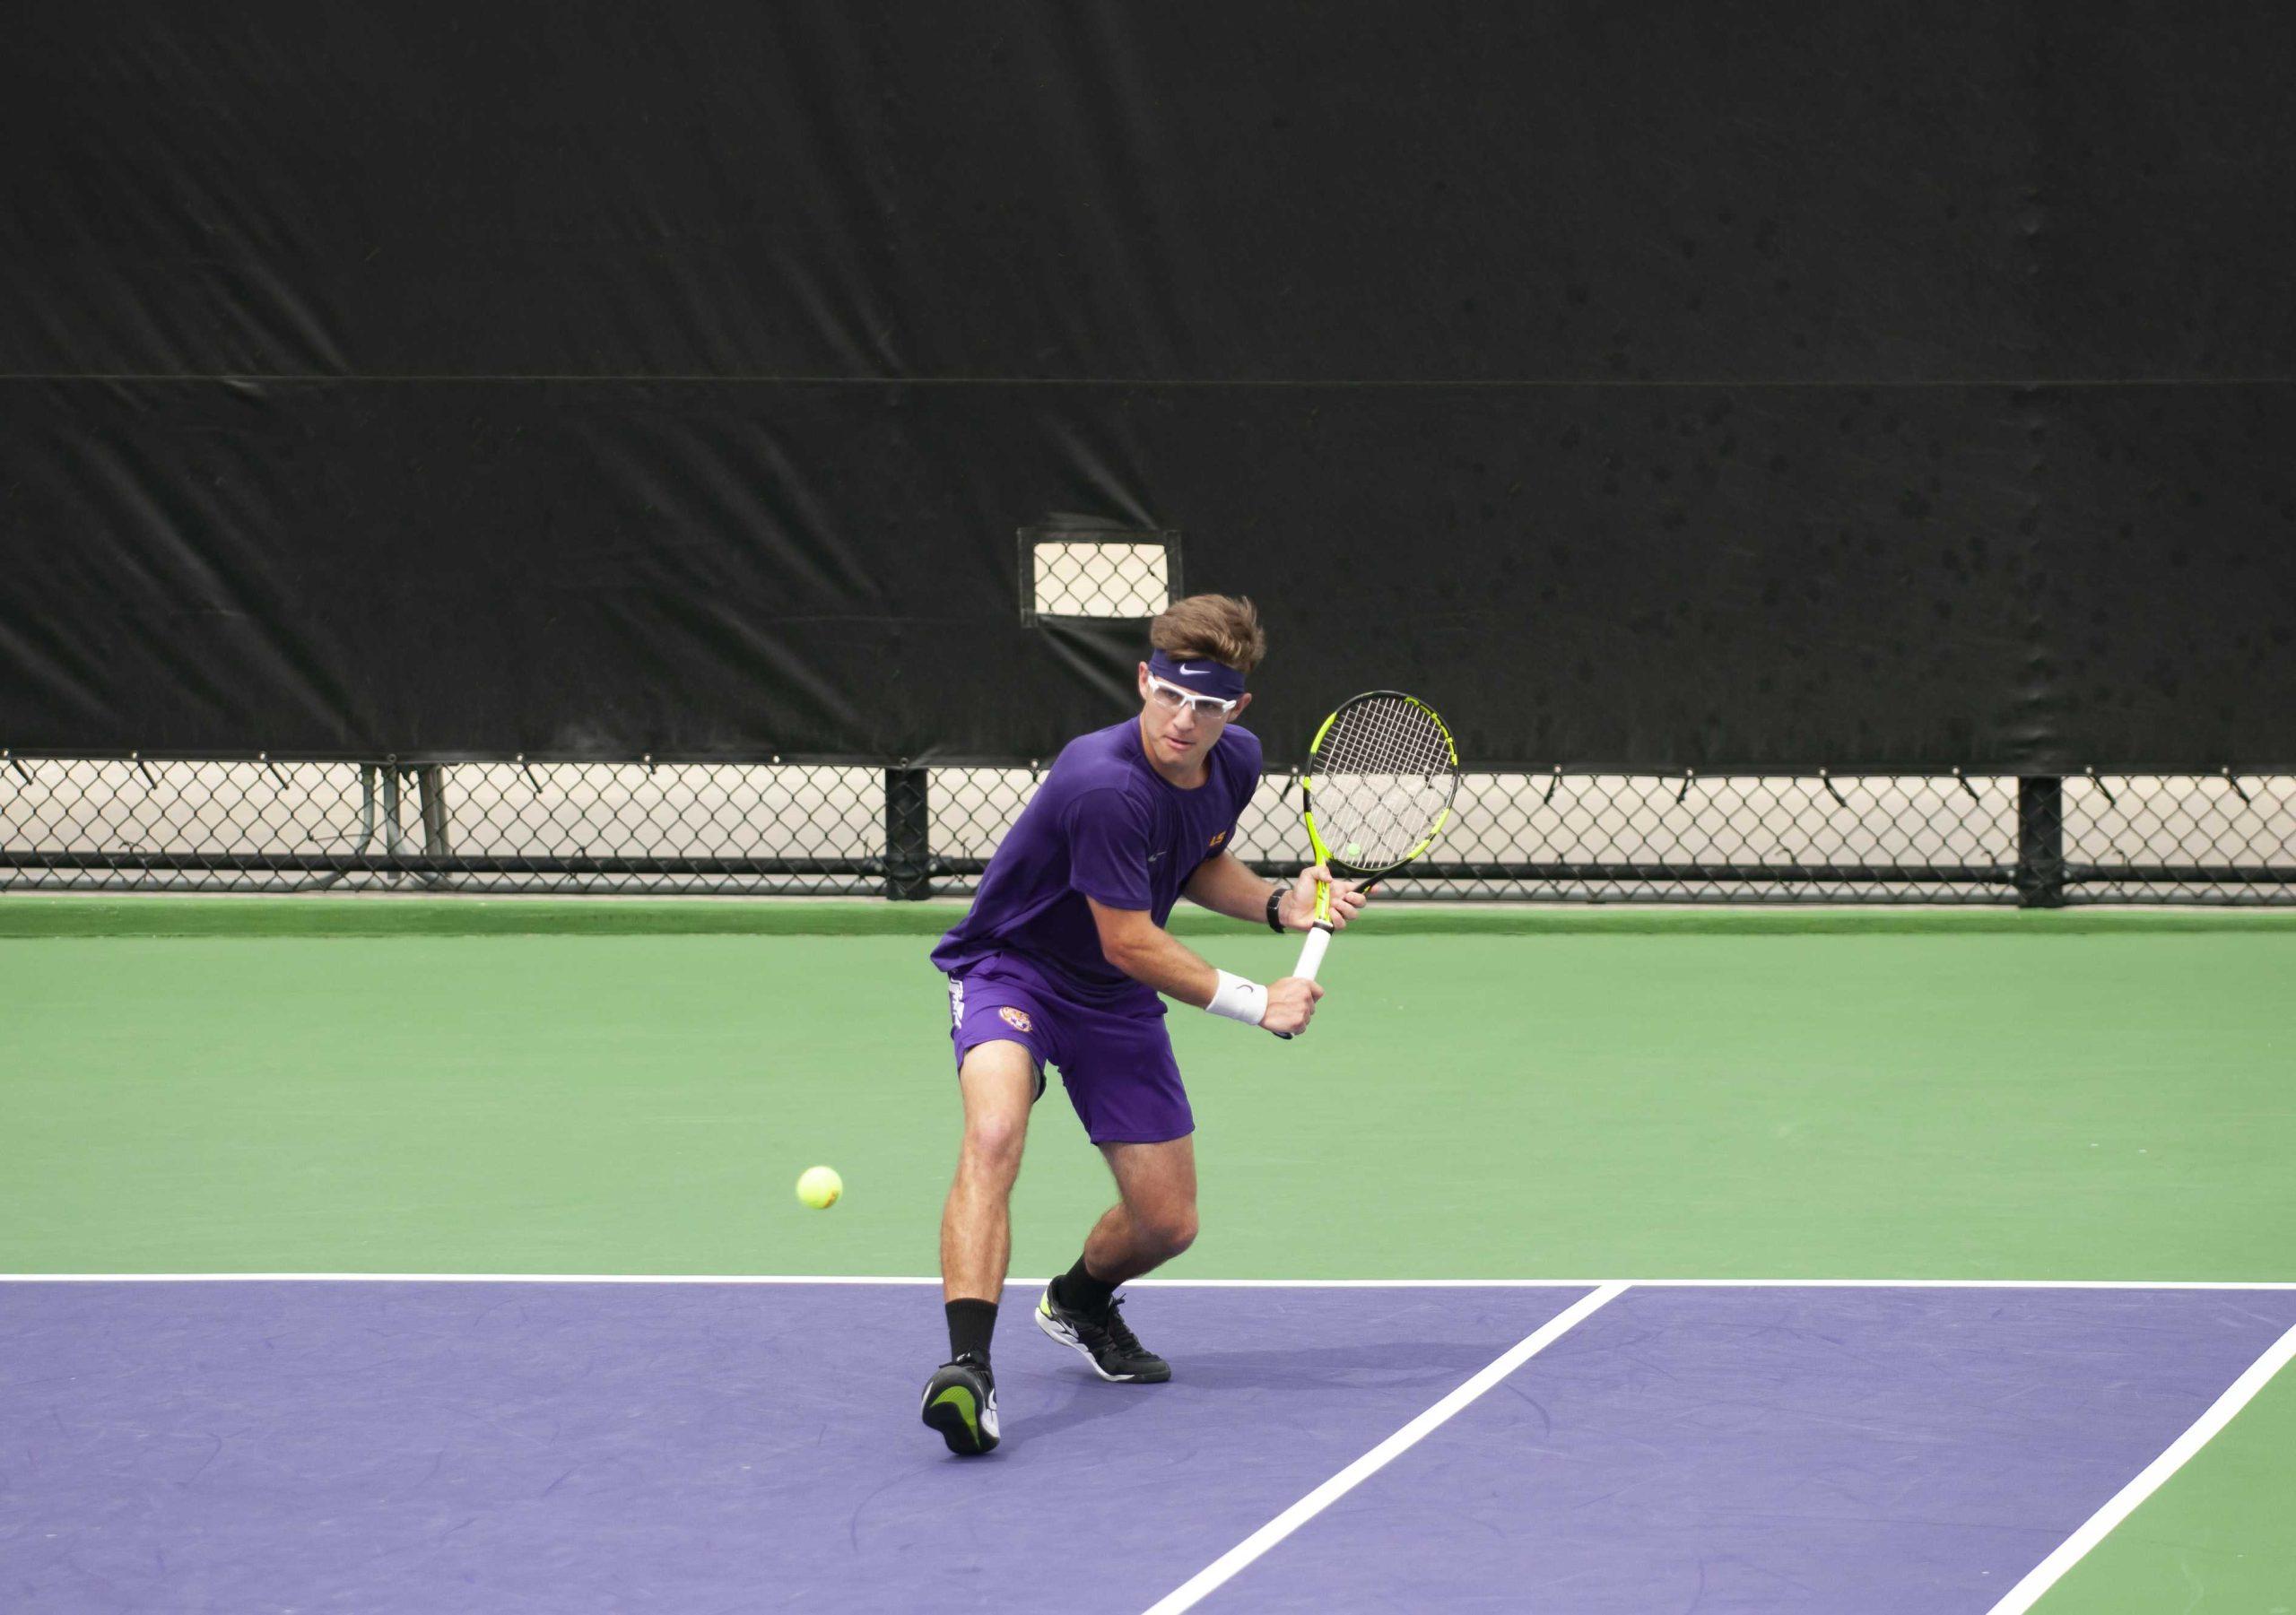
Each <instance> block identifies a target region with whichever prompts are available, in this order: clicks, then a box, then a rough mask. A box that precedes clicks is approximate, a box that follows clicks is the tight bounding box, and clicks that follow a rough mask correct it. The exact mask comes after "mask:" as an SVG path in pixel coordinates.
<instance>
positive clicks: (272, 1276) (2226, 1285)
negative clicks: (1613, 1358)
mask: <svg viewBox="0 0 2296 1615" xmlns="http://www.w3.org/2000/svg"><path fill="white" fill-rule="evenodd" d="M939 1282H940V1280H939V1279H938V1278H937V1277H935V1276H933V1275H931V1274H925V1275H921V1276H920V1275H914V1274H905V1273H904V1274H878V1273H376V1272H357V1273H265V1272H231V1273H0V1284H255V1283H265V1284H938V1283H939ZM1046 1282H1048V1279H1047V1278H1044V1277H1039V1278H1033V1279H1031V1278H1025V1277H1022V1275H1020V1274H1017V1273H1015V1274H1013V1276H1011V1277H1010V1278H1008V1279H1006V1280H1005V1288H1006V1289H1028V1288H1030V1287H1031V1286H1034V1285H1039V1284H1043V1283H1046ZM1613 1283H1616V1284H1625V1285H1629V1286H1631V1288H1633V1289H2197V1290H2210V1289H2227V1290H2240V1289H2264V1290H2291V1289H2296V1281H2292V1280H2284V1279H1135V1280H1133V1281H1131V1283H1130V1284H1128V1285H1126V1289H1594V1288H1596V1286H1598V1285H1603V1284H1613Z"/></svg>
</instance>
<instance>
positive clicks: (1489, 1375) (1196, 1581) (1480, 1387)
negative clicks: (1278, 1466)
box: [1146, 1284, 1627, 1615]
mask: <svg viewBox="0 0 2296 1615" xmlns="http://www.w3.org/2000/svg"><path fill="white" fill-rule="evenodd" d="M1626 1289H1627V1287H1626V1286H1625V1285H1623V1284H1605V1285H1604V1286H1603V1287H1602V1288H1601V1289H1597V1290H1596V1291H1595V1292H1594V1293H1593V1294H1592V1295H1588V1296H1582V1297H1580V1298H1578V1300H1576V1301H1574V1302H1572V1303H1571V1304H1570V1306H1569V1307H1566V1308H1564V1309H1563V1310H1562V1311H1561V1312H1559V1313H1557V1314H1556V1315H1554V1316H1553V1317H1552V1318H1551V1319H1549V1320H1548V1321H1547V1322H1546V1323H1544V1324H1541V1325H1540V1326H1539V1328H1538V1329H1537V1330H1535V1332H1534V1333H1530V1334H1527V1335H1526V1336H1524V1337H1523V1338H1522V1339H1521V1340H1519V1341H1516V1342H1515V1344H1514V1345H1512V1346H1510V1347H1509V1348H1508V1349H1507V1350H1506V1351H1505V1352H1504V1353H1503V1354H1502V1355H1500V1357H1498V1358H1496V1359H1493V1360H1492V1361H1491V1362H1490V1363H1488V1364H1486V1365H1485V1366H1484V1367H1483V1368H1482V1369H1481V1370H1480V1371H1479V1372H1478V1373H1477V1374H1476V1375H1475V1376H1474V1378H1472V1379H1470V1380H1468V1381H1467V1382H1466V1383H1465V1385H1460V1386H1459V1387H1458V1388H1457V1389H1456V1390H1454V1391H1453V1392H1452V1393H1451V1394H1449V1395H1448V1396H1446V1397H1444V1398H1443V1400H1442V1401H1440V1402H1437V1403H1436V1404H1435V1405H1434V1406H1433V1407H1431V1408H1429V1409H1428V1410H1427V1411H1425V1412H1423V1413H1422V1414H1420V1415H1419V1417H1418V1418H1416V1419H1414V1420H1412V1421H1411V1422H1410V1423H1409V1424H1406V1425H1405V1426H1404V1427H1403V1428H1401V1429H1399V1430H1397V1431H1396V1433H1395V1434H1394V1435H1392V1436H1390V1437H1387V1439H1386V1440H1385V1441H1382V1442H1381V1443H1379V1445H1378V1446H1375V1447H1373V1448H1372V1449H1371V1450H1370V1452H1368V1453H1366V1454H1363V1455H1362V1456H1361V1458H1358V1459H1357V1460H1355V1462H1354V1463H1351V1464H1349V1465H1348V1466H1347V1467H1346V1468H1345V1469H1344V1470H1341V1471H1340V1472H1338V1473H1337V1474H1335V1475H1334V1476H1332V1478H1331V1479H1330V1480H1326V1481H1325V1482H1324V1483H1323V1484H1322V1485H1321V1486H1318V1487H1317V1488H1316V1489H1315V1490H1313V1491H1311V1492H1309V1494H1308V1495H1307V1496H1306V1497H1304V1498H1300V1500H1299V1501H1298V1502H1296V1503H1294V1504H1292V1505H1291V1507H1289V1508H1287V1509H1285V1510H1284V1511H1283V1513H1282V1514H1279V1515H1276V1516H1275V1517H1274V1519H1272V1520H1270V1521H1269V1522H1268V1523H1267V1524H1265V1525H1263V1526H1261V1527H1260V1528H1259V1529H1258V1530H1257V1531H1255V1532H1253V1533H1251V1535H1249V1536H1248V1537H1246V1538H1245V1539H1244V1540H1243V1541H1240V1542H1238V1543H1237V1544H1236V1545H1235V1546H1234V1547H1232V1548H1231V1549H1229V1550H1228V1551H1227V1552H1225V1553H1223V1554H1222V1555H1221V1556H1220V1557H1219V1558H1218V1559H1213V1561H1212V1562H1211V1563H1210V1564H1208V1565H1206V1566H1205V1567H1204V1568H1203V1569H1201V1570H1199V1571H1197V1572H1196V1574H1195V1575H1194V1576H1189V1577H1188V1578H1187V1580H1186V1581H1184V1582H1182V1583H1181V1584H1180V1585H1178V1586H1177V1587H1175V1588H1173V1589H1172V1591H1170V1593H1166V1594H1165V1595H1164V1596H1163V1597H1161V1598H1160V1599H1158V1600H1157V1601H1156V1602H1154V1603H1152V1604H1151V1605H1149V1606H1148V1610H1147V1612H1146V1615H1179V1612H1180V1611H1183V1610H1190V1609H1194V1608H1195V1607H1196V1603H1197V1602H1198V1601H1200V1600H1201V1599H1202V1598H1203V1597H1204V1596H1205V1594H1206V1593H1210V1592H1212V1591H1213V1589H1214V1588H1216V1587H1218V1586H1220V1585H1222V1583H1224V1582H1226V1581H1227V1580H1228V1579H1229V1578H1230V1577H1231V1576H1234V1575H1235V1574H1236V1573H1237V1572H1238V1571H1239V1570H1241V1569H1242V1568H1243V1567H1245V1566H1247V1565H1248V1564H1250V1563H1251V1562H1252V1561H1253V1560H1254V1559H1257V1558H1258V1557H1259V1556H1260V1555H1261V1554H1263V1553H1265V1552H1266V1551H1267V1550H1269V1549H1270V1548H1273V1547H1274V1546H1275V1544H1276V1543H1278V1542H1280V1541H1283V1539H1284V1538H1285V1537H1287V1536H1290V1535H1291V1533H1293V1532H1295V1531H1297V1530H1299V1529H1300V1526H1302V1525H1304V1524H1307V1523H1308V1522H1309V1520H1311V1519H1313V1518H1315V1517H1316V1515H1319V1514H1321V1513H1322V1512H1323V1511H1324V1510H1325V1509H1326V1508H1328V1507H1330V1506H1332V1504H1334V1503H1335V1502H1337V1501H1338V1500H1339V1499H1340V1498H1343V1497H1344V1496H1345V1495H1346V1494H1347V1493H1348V1492H1350V1491H1352V1490H1353V1489H1355V1488H1356V1487H1357V1486H1359V1485H1361V1483H1362V1482H1363V1481H1365V1480H1369V1479H1370V1477H1371V1476H1372V1475H1373V1474H1376V1473H1377V1472H1378V1471H1379V1470H1381V1469H1382V1468H1384V1467H1386V1465H1387V1463H1389V1462H1390V1461H1392V1460H1393V1459H1394V1458H1395V1457H1396V1454H1400V1453H1402V1452H1403V1451H1405V1449H1406V1448H1408V1447H1410V1446H1413V1444H1415V1443H1416V1442H1418V1441H1419V1440H1420V1438H1421V1437H1424V1436H1425V1435H1426V1434H1427V1433H1428V1432H1429V1431H1431V1430H1432V1429H1434V1428H1435V1427H1436V1426H1438V1425H1439V1424H1441V1423H1442V1422H1443V1421H1444V1420H1447V1419H1448V1418H1450V1417H1451V1415H1452V1414H1454V1413H1456V1412H1457V1411H1459V1410H1460V1409H1461V1408H1464V1407H1465V1406H1466V1405H1467V1403H1469V1402H1473V1401H1474V1399H1475V1398H1476V1397H1478V1396H1480V1395H1482V1394H1483V1393H1484V1392H1485V1391H1488V1390H1489V1389H1491V1387H1492V1386H1493V1385H1497V1384H1498V1383H1499V1382H1500V1380H1502V1379H1504V1378H1506V1377H1507V1376H1509V1374H1512V1373H1513V1372H1514V1371H1515V1370H1516V1369H1517V1368H1520V1367H1521V1366H1522V1365H1523V1364H1524V1363H1525V1362H1526V1361H1528V1360H1529V1359H1531V1358H1533V1357H1535V1356H1537V1355H1538V1353H1539V1352H1541V1351H1543V1350H1545V1349H1546V1348H1547V1347H1548V1346H1550V1345H1552V1344H1553V1343H1554V1342H1555V1341H1558V1340H1560V1339H1561V1337H1562V1336H1563V1335H1564V1334H1566V1333H1570V1330H1571V1329H1572V1328H1573V1327H1574V1326H1575V1325H1576V1324H1578V1323H1579V1321H1580V1320H1582V1319H1584V1318H1585V1317H1587V1315H1589V1314H1591V1313H1593V1312H1595V1311H1596V1310H1597V1309H1598V1308H1600V1307H1605V1306H1607V1305H1609V1304H1610V1303H1611V1302H1613V1301H1614V1300H1616V1299H1617V1298H1619V1297H1620V1296H1622V1295H1624V1294H1625V1293H1626Z"/></svg>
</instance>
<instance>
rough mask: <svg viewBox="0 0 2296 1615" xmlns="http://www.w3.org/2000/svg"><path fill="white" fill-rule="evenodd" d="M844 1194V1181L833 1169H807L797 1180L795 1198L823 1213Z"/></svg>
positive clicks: (835, 1169)
mask: <svg viewBox="0 0 2296 1615" xmlns="http://www.w3.org/2000/svg"><path fill="white" fill-rule="evenodd" d="M844 1193H845V1179H843V1178H841V1177H839V1176H838V1175H837V1168H834V1167H807V1168H805V1169H804V1172H803V1173H801V1174H800V1175H799V1176H798V1178H797V1198H798V1199H800V1200H802V1201H804V1203H806V1204H807V1205H809V1206H811V1207H813V1210H815V1211H827V1210H829V1208H830V1207H831V1206H833V1205H835V1204H836V1203H837V1197H838V1196H839V1195H840V1194H844Z"/></svg>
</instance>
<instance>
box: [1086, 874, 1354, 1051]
mask: <svg viewBox="0 0 2296 1615" xmlns="http://www.w3.org/2000/svg"><path fill="white" fill-rule="evenodd" d="M1084 900H1085V902H1087V903H1089V904H1091V909H1092V924H1093V925H1096V926H1098V927H1099V929H1100V951H1101V953H1102V954H1104V955H1106V956H1107V959H1108V961H1109V963H1110V964H1111V965H1114V966H1115V967H1116V968H1118V969H1119V970H1121V971H1123V972H1124V973H1125V974H1126V976H1129V977H1132V979H1133V980H1135V981H1137V982H1141V983H1144V984H1145V985H1148V986H1151V987H1153V988H1154V989H1155V990H1156V991H1157V992H1159V993H1161V994H1164V996H1165V997H1167V998H1177V999H1178V1000H1179V1001H1180V1002H1181V1003H1189V1004H1194V1005H1195V1006H1196V1008H1197V1009H1199V1010H1201V1009H1208V1008H1210V1007H1211V1004H1212V998H1213V994H1215V993H1217V992H1218V991H1219V990H1220V972H1219V971H1218V970H1216V969H1214V968H1213V967H1212V966H1211V965H1209V964H1207V963H1205V961H1204V959H1202V958H1200V957H1198V955H1197V954H1196V951H1194V950H1193V949H1191V948H1190V947H1188V945H1187V943H1186V942H1182V941H1180V939H1179V938H1178V937H1176V936H1174V935H1173V934H1172V933H1170V932H1169V931H1167V930H1165V929H1164V928H1163V927H1162V926H1161V925H1158V924H1156V922H1155V921H1154V920H1153V919H1152V918H1150V917H1149V915H1148V913H1147V911H1146V910H1145V909H1140V908H1111V907H1109V906H1108V905H1107V904H1106V903H1103V902H1101V901H1100V899H1098V898H1095V897H1091V896H1090V895H1087V896H1086V898H1085V899H1084ZM1323 995H1324V990H1323V988H1322V987H1320V986H1318V985H1317V984H1316V983H1314V982H1312V981H1304V980H1302V979H1300V977H1296V976H1287V977H1284V978H1283V980H1281V981H1276V982H1271V983H1269V984H1268V988H1267V1010H1266V1012H1265V1014H1263V1015H1262V1016H1261V1017H1260V1021H1259V1024H1260V1025H1261V1026H1263V1027H1265V1028H1266V1029H1268V1030H1269V1031H1271V1032H1283V1033H1295V1032H1302V1031H1305V1030H1306V1029H1307V1028H1308V1021H1309V1018H1310V1017H1312V1016H1313V1015H1314V1014H1315V1012H1316V1000H1317V999H1318V998H1321V997H1322V996H1323Z"/></svg>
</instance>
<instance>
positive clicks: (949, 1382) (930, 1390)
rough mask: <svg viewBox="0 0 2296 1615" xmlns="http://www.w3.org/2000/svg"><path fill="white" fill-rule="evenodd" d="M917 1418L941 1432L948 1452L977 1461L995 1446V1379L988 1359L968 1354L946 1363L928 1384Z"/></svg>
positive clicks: (926, 1384) (938, 1369) (936, 1371)
mask: <svg viewBox="0 0 2296 1615" xmlns="http://www.w3.org/2000/svg"><path fill="white" fill-rule="evenodd" d="M918 1416H919V1417H921V1418H922V1419H923V1420H925V1422H926V1424H927V1425H929V1426H930V1427H932V1428H934V1429H936V1430H938V1431H940V1432H941V1439H942V1440H944V1441H945V1442H947V1443H948V1444H949V1450H950V1451H951V1452H952V1453H954V1454H957V1455H958V1456H959V1457H961V1458H974V1457H978V1456H979V1455H980V1454H982V1453H986V1452H990V1451H993V1450H994V1449H995V1447H996V1442H997V1434H996V1376H995V1375H993V1374H991V1373H990V1372H989V1371H988V1363H987V1359H982V1358H978V1357H975V1356H974V1355H973V1354H972V1353H971V1352H970V1351H968V1352H966V1353H965V1354H964V1355H963V1356H962V1357H960V1358H958V1359H956V1360H955V1361H953V1362H946V1363H943V1364H942V1365H941V1366H940V1368H937V1369H935V1371H934V1375H933V1377H932V1378H931V1379H928V1380H926V1382H925V1400H924V1402H922V1403H921V1404H919V1406H918Z"/></svg>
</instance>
